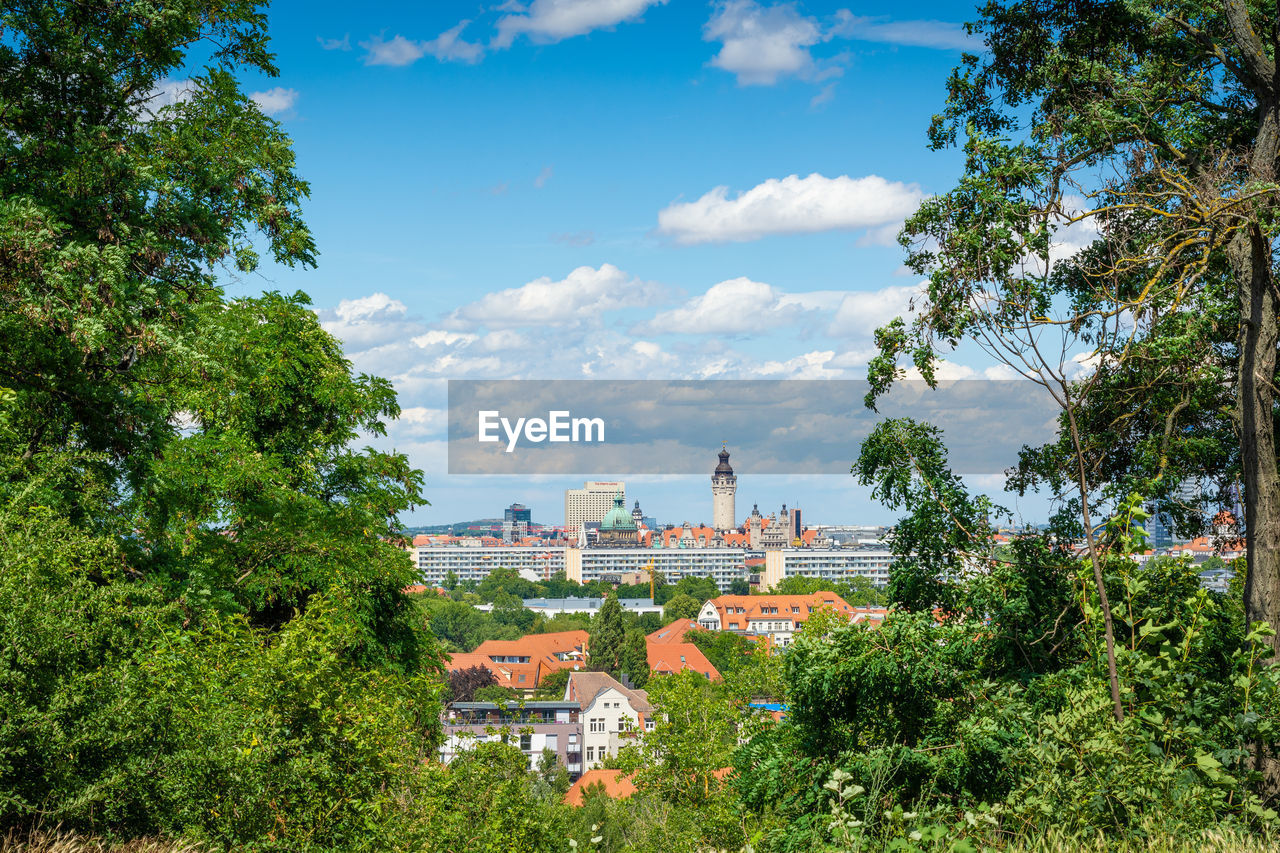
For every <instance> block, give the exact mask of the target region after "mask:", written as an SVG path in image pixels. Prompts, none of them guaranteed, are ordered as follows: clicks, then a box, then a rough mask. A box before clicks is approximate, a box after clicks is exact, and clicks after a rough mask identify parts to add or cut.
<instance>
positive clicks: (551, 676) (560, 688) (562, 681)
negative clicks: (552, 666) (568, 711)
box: [534, 669, 572, 699]
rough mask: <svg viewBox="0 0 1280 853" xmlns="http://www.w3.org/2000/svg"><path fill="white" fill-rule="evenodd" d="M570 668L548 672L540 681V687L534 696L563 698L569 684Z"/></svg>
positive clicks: (539, 697) (538, 697)
mask: <svg viewBox="0 0 1280 853" xmlns="http://www.w3.org/2000/svg"><path fill="white" fill-rule="evenodd" d="M570 672H572V670H569V669H557V670H552V671H551V672H548V673H547V674H546V675H544V676H542V678H541V679H540V680H539V681H538V689H537V690H536V691H535V693H534V696H535V698H537V699H563V698H564V691H565V688H566V687H568V686H569V673H570Z"/></svg>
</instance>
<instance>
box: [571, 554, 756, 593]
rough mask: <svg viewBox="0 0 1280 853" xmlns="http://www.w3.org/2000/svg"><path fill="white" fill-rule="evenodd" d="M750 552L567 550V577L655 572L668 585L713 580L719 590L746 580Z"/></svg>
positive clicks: (587, 580)
mask: <svg viewBox="0 0 1280 853" xmlns="http://www.w3.org/2000/svg"><path fill="white" fill-rule="evenodd" d="M746 559H747V551H746V550H744V549H742V548H598V549H597V548H568V549H566V550H565V552H564V572H565V577H567V578H568V579H569V580H572V581H577V582H578V583H590V582H591V581H597V580H601V579H602V577H603V576H605V575H623V574H626V573H628V572H639V571H645V570H648V568H649V566H650V564H652V566H653V570H654V571H656V572H660V573H661V574H662V577H663V578H664V579H665V580H666V582H667V583H672V584H673V583H676V582H678V581H679V580H680V579H681V578H684V577H700V578H705V577H709V578H711V579H712V580H713V581H714V582H715V584H716V586H717V587H719V588H720V589H728V588H729V584H731V583H733V581H735V580H745V579H746V577H747V566H746Z"/></svg>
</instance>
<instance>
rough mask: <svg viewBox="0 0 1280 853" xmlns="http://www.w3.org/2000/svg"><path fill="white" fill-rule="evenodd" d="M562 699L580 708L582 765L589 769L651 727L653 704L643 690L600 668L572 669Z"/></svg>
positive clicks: (616, 752) (615, 753) (614, 753)
mask: <svg viewBox="0 0 1280 853" xmlns="http://www.w3.org/2000/svg"><path fill="white" fill-rule="evenodd" d="M564 700H565V702H573V703H577V705H578V706H579V707H580V708H581V709H582V713H581V719H582V722H583V734H582V738H583V740H582V742H583V746H584V749H583V756H582V769H584V770H590V769H591V768H592V767H596V766H598V765H599V764H600V763H601V762H603V761H604V760H605V759H606V758H608V757H609V756H611V755H617V754H618V750H619V749H620V748H622V746H623V745H625V744H628V743H633V742H634V741H635V738H637V737H638V736H639V735H640V734H641V733H643V732H646V731H651V730H652V729H653V719H652V715H653V706H652V705H650V704H649V695H648V694H647V693H645V691H643V690H635V689H632V688H630V687H625V686H623V685H622V683H621V682H619V681H618V680H617V679H616V678H613V677H612V676H610V675H609V674H608V673H604V672H573V673H570V674H569V683H568V685H567V686H566V687H565V692H564Z"/></svg>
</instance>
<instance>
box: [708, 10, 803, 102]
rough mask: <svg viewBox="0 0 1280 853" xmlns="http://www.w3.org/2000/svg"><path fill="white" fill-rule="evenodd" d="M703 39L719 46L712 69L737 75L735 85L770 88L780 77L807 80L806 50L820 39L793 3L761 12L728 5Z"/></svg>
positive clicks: (716, 12) (714, 17)
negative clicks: (792, 76)
mask: <svg viewBox="0 0 1280 853" xmlns="http://www.w3.org/2000/svg"><path fill="white" fill-rule="evenodd" d="M703 38H704V39H706V40H707V41H718V42H720V43H721V47H720V52H719V53H717V54H716V55H715V57H714V58H713V59H712V60H711V64H712V65H714V66H715V67H716V68H721V69H723V70H725V71H728V72H730V73H732V74H736V75H737V76H738V85H740V86H751V85H764V86H771V85H773V84H774V83H776V82H777V81H778V78H779V77H783V76H788V75H796V76H808V75H811V74H812V73H813V71H814V61H813V56H812V55H811V54H810V53H809V48H810V47H812V46H813V45H815V44H817V43H818V42H820V41H822V40H823V35H822V31H821V29H820V28H819V26H818V23H817V21H816V20H814V19H813V18H808V17H805V16H804V15H801V14H800V13H799V12H798V11H797V10H796V7H795V5H794V4H791V3H784V4H781V5H778V6H769V7H765V6H761V5H760V4H759V3H756V2H755V0H728V2H723V3H721V4H719V5H718V6H717V7H716V11H715V13H714V14H713V15H712V16H711V20H709V21H707V24H706V26H705V27H704V28H703Z"/></svg>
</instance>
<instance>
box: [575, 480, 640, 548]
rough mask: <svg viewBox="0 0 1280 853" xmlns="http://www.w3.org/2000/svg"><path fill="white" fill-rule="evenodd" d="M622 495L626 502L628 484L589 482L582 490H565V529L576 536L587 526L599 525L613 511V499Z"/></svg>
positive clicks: (619, 482) (584, 484)
mask: <svg viewBox="0 0 1280 853" xmlns="http://www.w3.org/2000/svg"><path fill="white" fill-rule="evenodd" d="M616 495H622V498H623V502H624V503H625V502H626V495H627V484H626V483H624V482H621V481H609V482H605V481H601V480H588V481H587V482H585V483H583V484H582V488H581V489H565V492H564V529H565V532H566V535H568V536H574V535H575V531H578V530H580V529H581V528H582V527H583V526H584V525H586V524H599V523H600V522H601V521H604V517H605V516H606V515H607V514H608V513H609V510H611V509H613V499H614V496H616Z"/></svg>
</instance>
